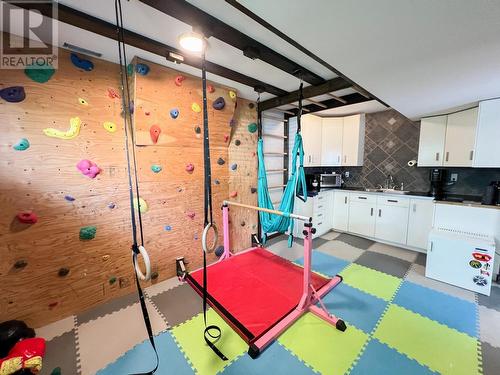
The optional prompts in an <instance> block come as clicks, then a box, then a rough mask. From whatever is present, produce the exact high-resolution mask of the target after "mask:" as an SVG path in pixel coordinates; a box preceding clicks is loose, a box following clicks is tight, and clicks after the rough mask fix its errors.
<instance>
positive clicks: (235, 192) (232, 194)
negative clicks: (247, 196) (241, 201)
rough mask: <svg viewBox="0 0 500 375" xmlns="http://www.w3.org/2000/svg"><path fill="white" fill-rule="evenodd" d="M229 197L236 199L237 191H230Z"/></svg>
mask: <svg viewBox="0 0 500 375" xmlns="http://www.w3.org/2000/svg"><path fill="white" fill-rule="evenodd" d="M229 196H230V197H231V198H236V197H237V196H238V192H237V191H232V192H231V193H230V194H229Z"/></svg>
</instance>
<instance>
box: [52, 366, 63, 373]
mask: <svg viewBox="0 0 500 375" xmlns="http://www.w3.org/2000/svg"><path fill="white" fill-rule="evenodd" d="M50 375H62V372H61V368H60V367H56V368H54V369H53V370H52V372H51V373H50Z"/></svg>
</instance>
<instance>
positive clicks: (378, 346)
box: [349, 339, 437, 375]
mask: <svg viewBox="0 0 500 375" xmlns="http://www.w3.org/2000/svg"><path fill="white" fill-rule="evenodd" d="M367 374H369V375H402V374H405V375H410V374H411V375H430V374H437V373H436V372H434V371H431V370H429V369H428V368H427V367H424V366H422V365H420V364H419V363H418V362H417V361H415V360H412V359H409V358H408V357H406V356H404V355H402V354H400V353H398V352H397V351H395V350H394V349H391V348H389V347H388V346H387V345H384V344H382V343H380V341H378V340H376V339H374V340H371V341H370V342H369V343H368V345H367V346H366V348H365V350H364V352H363V354H362V356H361V358H360V359H359V361H358V362H357V363H356V366H354V368H353V369H352V371H351V372H350V373H349V375H367Z"/></svg>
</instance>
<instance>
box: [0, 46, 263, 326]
mask: <svg viewBox="0 0 500 375" xmlns="http://www.w3.org/2000/svg"><path fill="white" fill-rule="evenodd" d="M91 60H92V61H88V60H86V59H85V58H84V57H83V56H80V57H78V56H71V54H70V53H69V52H68V51H65V50H60V51H59V69H58V70H57V71H55V72H54V74H53V75H50V74H48V75H45V76H40V74H38V73H37V72H31V71H28V72H24V71H23V70H12V71H5V70H4V71H0V90H1V91H0V94H1V98H2V99H0V124H1V125H0V134H1V136H0V163H1V168H0V207H2V215H1V216H0V238H1V242H0V283H1V285H2V293H1V294H0V321H3V320H6V319H13V318H16V319H23V320H26V321H27V322H28V323H29V324H30V325H32V326H35V327H37V326H41V325H44V324H47V323H49V322H52V321H55V320H58V319H60V318H62V317H65V316H67V315H70V314H74V313H78V312H80V311H83V310H85V309H87V308H89V307H92V306H93V305H96V304H99V303H102V302H105V301H107V300H110V299H112V298H115V297H118V296H120V295H123V294H127V293H130V292H132V291H134V284H133V272H132V266H131V252H130V245H131V228H130V217H129V216H130V213H129V198H128V186H127V177H126V176H127V174H126V163H125V151H124V131H123V124H122V118H121V112H122V106H121V98H120V97H119V96H120V92H119V86H118V81H119V74H118V66H117V65H115V64H113V63H109V62H106V61H102V60H98V59H91ZM141 63H142V64H145V65H147V67H148V68H149V71H148V72H146V74H144V73H145V72H144V70H143V67H142V66H141V65H139V67H137V65H138V64H141ZM129 69H130V71H133V72H134V76H133V78H132V81H133V86H134V87H133V89H134V91H133V92H134V94H133V101H134V107H135V108H134V109H135V111H134V117H135V120H136V122H137V132H136V136H137V139H136V141H137V144H138V145H140V146H139V147H138V148H137V160H138V165H139V171H138V173H139V180H140V189H141V198H142V199H143V200H142V201H141V204H140V205H141V208H142V209H143V210H144V213H143V220H144V235H145V246H146V248H147V249H148V251H149V252H150V256H151V259H152V263H153V270H154V271H155V273H156V274H155V276H157V277H156V279H155V280H153V281H152V282H153V283H155V282H158V281H161V280H163V279H166V278H169V277H172V276H174V274H175V258H176V257H178V256H184V257H186V259H187V260H188V261H189V266H190V267H193V268H194V267H198V266H200V264H201V246H200V238H201V231H202V228H203V200H202V199H203V163H202V161H203V159H202V148H201V147H202V138H201V135H200V134H198V129H197V126H199V127H202V114H201V112H196V111H194V110H193V108H194V107H193V108H192V105H193V103H195V102H196V103H199V105H201V92H200V90H199V87H201V81H200V80H199V79H198V78H196V77H192V76H187V75H184V76H185V77H184V80H183V81H182V82H181V86H178V85H177V84H176V78H177V77H178V76H179V73H178V72H176V71H173V70H170V69H167V68H164V67H161V66H158V65H155V64H152V63H148V62H142V61H135V62H134V65H131V66H130V67H129ZM212 85H213V89H214V90H215V91H214V92H213V93H211V94H210V95H211V97H210V100H209V106H210V108H211V111H210V119H211V123H210V127H211V136H212V139H213V140H212V145H211V146H212V147H211V149H212V168H213V180H214V184H213V188H214V213H215V216H216V220H217V223H219V226H220V209H219V207H220V204H221V201H222V200H223V199H226V198H227V197H228V195H229V193H230V191H232V190H230V187H229V181H233V180H232V179H233V178H236V175H235V174H236V173H240V172H241V171H240V170H239V169H237V170H236V171H232V170H231V169H230V166H231V164H232V163H233V162H232V160H231V157H233V158H235V160H240V159H241V157H238V151H237V150H235V152H231V155H229V151H228V148H229V147H230V141H231V131H239V129H240V126H239V124H242V126H241V129H246V126H243V122H244V121H246V120H242V119H243V117H245V116H246V118H248V119H250V118H251V114H250V113H249V112H248V111H249V109H247V110H246V112H245V111H242V112H239V111H236V113H235V105H236V100H237V101H238V103H240V100H239V99H236V98H234V97H231V96H232V93H231V94H230V93H229V91H232V90H231V89H230V88H227V87H221V86H219V85H215V84H212ZM17 86H21V87H22V89H16V88H12V87H17ZM23 92H24V95H25V97H24V98H23ZM217 93H219V95H218V96H217ZM219 96H220V97H224V99H225V106H224V108H223V109H219V110H216V109H213V106H212V103H213V101H214V100H216V99H217V98H218V97H219ZM243 103H244V102H243ZM243 107H245V105H243ZM173 108H178V109H179V114H178V116H177V118H175V119H174V118H173V117H172V116H171V115H170V111H171V109H173ZM194 109H196V108H194ZM146 112H149V114H146ZM239 113H240V114H239ZM233 116H235V117H233ZM238 116H241V117H242V119H239V118H238ZM231 120H233V121H231ZM235 124H238V126H237V127H236V126H235ZM153 125H157V126H158V127H159V129H160V131H161V132H160V135H159V137H158V139H157V143H156V144H155V143H154V142H153V141H152V137H151V132H150V129H151V127H152V126H153ZM231 125H233V127H234V129H232V128H231ZM246 125H247V124H246ZM246 131H247V132H248V130H246ZM226 136H227V137H226ZM172 139H175V141H173V142H172ZM243 145H244V143H243V142H242V144H241V145H240V146H239V147H242V146H243ZM231 147H232V146H231ZM246 147H250V145H249V144H248V145H246V146H245V148H241V152H246V153H249V152H250V151H247V150H246ZM252 147H253V146H252ZM252 152H253V151H252ZM250 156H251V153H250ZM219 158H221V159H223V160H224V164H223V165H219V164H218V163H217V161H218V159H219ZM236 162H237V163H238V161H236ZM245 170H246V169H245ZM248 173H250V175H249V176H246V177H245V178H244V179H242V180H241V182H239V183H238V184H237V185H235V186H234V187H231V189H241V191H243V190H245V189H247V190H248V189H249V185H251V184H255V183H256V169H253V170H252V169H248ZM252 173H253V181H251V180H252ZM247 185H248V186H247ZM243 196H245V195H244V194H243V193H242V194H240V195H239V197H243ZM248 197H249V199H250V198H252V196H250V195H249V196H248ZM248 203H254V202H253V201H252V202H248ZM146 206H147V207H146ZM246 220H247V221H248V223H251V222H252V221H251V220H249V219H246ZM252 225H253V224H252ZM240 229H241V231H242V232H243V231H247V234H245V235H242V237H241V238H250V232H251V225H250V224H249V225H248V226H245V227H241V228H240ZM214 259H215V257H214V256H213V255H212V256H211V260H214ZM147 284H148V285H149V283H147Z"/></svg>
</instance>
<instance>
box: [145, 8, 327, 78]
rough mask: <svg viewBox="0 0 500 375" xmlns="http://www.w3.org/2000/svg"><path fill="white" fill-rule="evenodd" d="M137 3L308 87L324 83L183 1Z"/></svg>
mask: <svg viewBox="0 0 500 375" xmlns="http://www.w3.org/2000/svg"><path fill="white" fill-rule="evenodd" d="M140 1H141V2H142V3H144V4H147V5H149V6H151V7H153V8H155V9H156V10H159V11H160V12H163V13H165V14H168V15H169V16H171V17H174V18H176V19H178V20H180V21H182V22H184V23H187V24H188V25H191V26H193V28H194V29H198V30H200V31H202V32H203V33H204V34H205V36H207V37H211V36H213V37H214V38H216V39H219V40H221V41H223V42H224V43H227V44H229V45H231V46H233V47H235V48H237V49H239V50H241V51H243V54H244V55H245V56H248V57H250V58H253V59H255V58H257V59H259V60H262V61H264V62H266V63H268V64H270V65H272V66H274V67H276V68H278V69H281V70H282V71H284V72H286V73H288V74H291V75H295V76H298V72H300V73H299V74H300V77H301V78H302V79H303V80H304V81H305V82H307V83H309V84H311V85H318V84H321V83H323V82H325V80H324V79H323V78H322V77H320V76H319V75H317V74H316V73H313V72H311V71H310V70H308V69H307V68H304V67H303V66H301V65H299V64H297V63H295V62H294V61H292V60H290V59H289V58H287V57H285V56H283V55H281V54H279V53H278V52H276V51H274V50H272V49H271V48H269V47H267V46H266V45H264V44H262V43H260V42H258V41H256V40H255V39H252V38H251V37H249V36H248V35H246V34H244V33H242V32H241V31H239V30H237V29H235V28H234V27H232V26H229V25H228V24H226V23H224V22H222V21H221V20H219V19H218V18H215V17H213V16H212V15H210V14H208V13H206V12H204V11H202V10H201V9H199V8H197V7H195V6H194V5H192V4H190V3H188V2H187V1H185V0H170V1H164V0H140Z"/></svg>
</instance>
